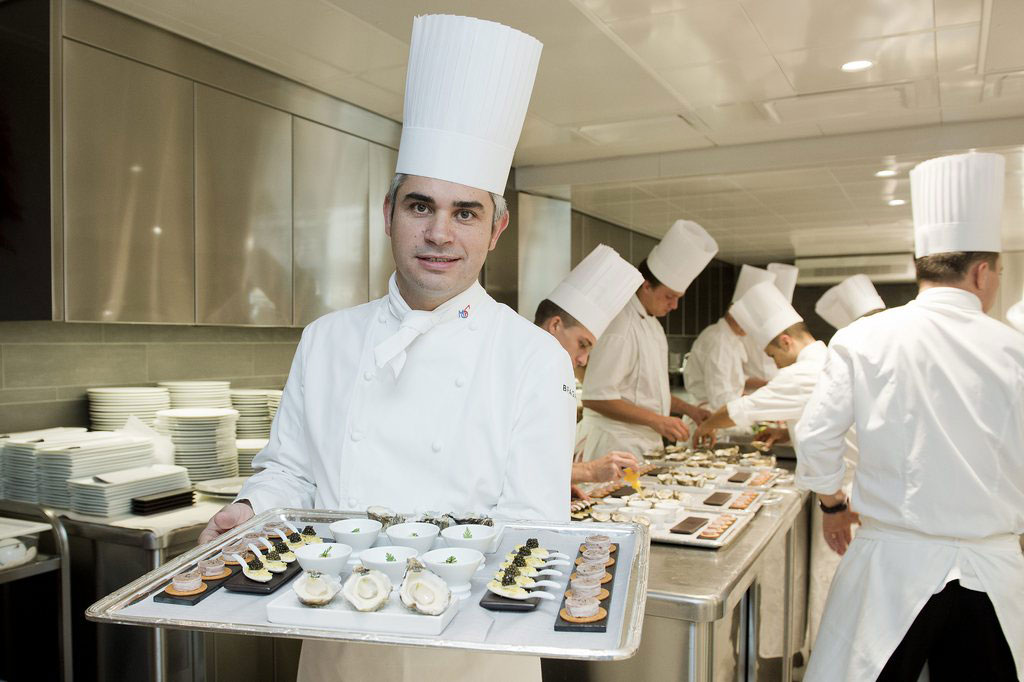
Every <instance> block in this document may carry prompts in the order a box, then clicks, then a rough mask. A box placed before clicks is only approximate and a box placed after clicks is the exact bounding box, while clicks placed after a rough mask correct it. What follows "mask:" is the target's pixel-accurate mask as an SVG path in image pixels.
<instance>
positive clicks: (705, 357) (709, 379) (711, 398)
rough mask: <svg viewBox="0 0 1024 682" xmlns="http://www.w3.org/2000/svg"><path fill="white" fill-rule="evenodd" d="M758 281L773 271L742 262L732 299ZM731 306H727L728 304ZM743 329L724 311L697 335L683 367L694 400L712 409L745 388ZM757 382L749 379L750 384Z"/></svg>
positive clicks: (770, 279) (771, 279) (767, 278)
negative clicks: (723, 313)
mask: <svg viewBox="0 0 1024 682" xmlns="http://www.w3.org/2000/svg"><path fill="white" fill-rule="evenodd" d="M760 282H775V275H774V274H772V273H770V272H768V271H767V270H765V269H763V268H755V267H754V266H752V265H744V266H743V267H741V268H740V274H739V277H737V279H736V289H735V290H734V292H733V296H732V303H733V304H735V303H736V301H738V300H740V298H742V296H743V294H745V293H747V291H748V290H749V289H750V288H751V287H752V286H754V285H755V284H758V283H760ZM730 310H731V308H730ZM745 334H746V332H745V331H744V330H743V328H742V327H741V326H740V325H739V324H738V323H737V322H736V319H735V318H734V317H733V316H732V314H731V312H730V311H726V313H725V315H723V316H722V317H721V318H719V320H718V321H717V322H715V323H714V324H712V325H708V326H707V327H705V328H704V329H703V331H701V333H700V334H698V335H697V339H696V340H695V341H694V342H693V347H692V348H691V349H690V353H689V355H688V356H687V359H686V366H685V367H684V368H683V380H684V381H685V382H686V390H687V391H689V392H690V393H691V394H692V395H693V397H694V398H695V399H696V400H697V402H698V403H699V404H701V405H705V404H706V405H707V407H708V409H709V410H711V411H712V412H714V411H715V410H717V409H718V408H720V407H721V406H722V405H725V404H726V403H727V402H729V401H730V400H734V399H736V398H739V397H740V396H741V395H743V393H744V391H745V390H747V376H746V374H744V373H743V365H744V363H745V362H746V361H747V351H746V349H745V348H744V345H743V336H744V335H745ZM759 385H761V384H760V383H759V382H753V383H752V385H751V388H756V387H757V386H759Z"/></svg>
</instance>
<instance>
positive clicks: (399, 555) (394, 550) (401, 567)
mask: <svg viewBox="0 0 1024 682" xmlns="http://www.w3.org/2000/svg"><path fill="white" fill-rule="evenodd" d="M418 554H419V552H417V551H416V550H415V549H413V548H412V547H402V546H400V545H392V546H389V547H371V548H370V549H364V550H363V551H362V552H360V554H359V561H361V562H362V563H363V566H365V567H366V568H371V569H374V570H377V571H380V572H381V573H383V574H384V575H386V576H387V577H388V578H389V579H390V580H391V584H392V585H394V586H395V587H398V585H400V584H401V582H402V578H404V577H405V563H406V562H407V561H408V560H409V559H411V558H412V557H414V556H417V555H418ZM388 556H391V557H392V559H391V560H389V559H388Z"/></svg>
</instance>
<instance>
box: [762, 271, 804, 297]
mask: <svg viewBox="0 0 1024 682" xmlns="http://www.w3.org/2000/svg"><path fill="white" fill-rule="evenodd" d="M768 272H770V273H772V274H773V275H775V286H777V287H778V288H779V291H781V292H782V295H783V296H785V297H786V300H787V301H789V302H790V303H792V302H793V291H794V290H796V278H797V275H799V274H800V268H798V267H796V266H795V265H786V264H785V263H769V264H768Z"/></svg>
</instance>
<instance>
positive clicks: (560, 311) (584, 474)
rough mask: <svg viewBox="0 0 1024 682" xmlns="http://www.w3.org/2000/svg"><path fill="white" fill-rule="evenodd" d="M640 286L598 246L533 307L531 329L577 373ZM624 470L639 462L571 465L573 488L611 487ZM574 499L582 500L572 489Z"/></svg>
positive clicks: (628, 457)
mask: <svg viewBox="0 0 1024 682" xmlns="http://www.w3.org/2000/svg"><path fill="white" fill-rule="evenodd" d="M643 281H644V278H643V275H641V274H640V271H639V270H637V269H636V268H634V267H633V266H632V265H630V264H629V262H628V261H627V260H626V259H624V258H623V257H622V256H620V255H619V254H618V253H617V252H616V251H615V249H613V248H611V247H610V246H605V245H604V244H599V245H598V246H597V247H596V248H595V249H594V250H593V251H591V252H590V253H589V254H587V257H586V258H584V259H583V260H582V261H580V262H579V264H578V265H577V266H576V267H575V268H573V269H572V271H571V272H570V273H569V274H568V275H566V277H565V279H563V280H562V281H561V282H560V283H559V284H558V286H557V287H555V290H554V291H552V292H551V294H549V295H548V297H547V298H545V299H544V300H543V301H541V302H540V304H538V305H537V312H536V314H535V315H534V319H533V321H534V324H536V325H537V326H538V327H540V328H541V329H543V330H544V331H546V332H548V333H549V334H551V335H552V336H553V337H555V339H556V340H557V341H558V343H560V344H561V346H562V348H564V349H565V352H567V353H568V354H569V357H570V358H572V360H573V363H574V364H575V365H576V366H577V367H585V366H586V364H587V357H588V355H589V353H590V349H591V348H593V347H594V344H595V343H597V340H598V339H599V338H600V337H601V334H602V333H604V331H605V329H607V328H608V325H609V324H610V323H611V321H612V320H613V319H614V318H615V316H616V315H618V314H619V313H620V312H621V311H622V307H623V306H624V305H626V302H627V301H628V300H629V299H630V298H632V297H633V295H634V293H635V292H636V290H637V287H639V286H640V284H641V283H642V282H643ZM581 446H582V443H579V442H578V443H577V445H576V447H577V450H580V449H581ZM580 454H581V453H580ZM626 467H633V468H634V469H636V468H639V462H638V461H637V460H636V458H635V457H634V456H633V455H632V454H631V453H628V452H617V451H614V450H613V451H612V452H608V453H605V454H604V455H602V456H601V457H599V458H597V459H594V460H592V461H589V462H578V461H574V462H573V465H572V482H573V483H574V484H575V483H587V482H596V481H612V480H615V479H618V478H620V477H621V476H622V470H623V469H625V468H626ZM573 494H574V495H576V496H578V497H586V495H585V494H583V492H582V491H580V490H579V489H578V488H576V487H575V486H573Z"/></svg>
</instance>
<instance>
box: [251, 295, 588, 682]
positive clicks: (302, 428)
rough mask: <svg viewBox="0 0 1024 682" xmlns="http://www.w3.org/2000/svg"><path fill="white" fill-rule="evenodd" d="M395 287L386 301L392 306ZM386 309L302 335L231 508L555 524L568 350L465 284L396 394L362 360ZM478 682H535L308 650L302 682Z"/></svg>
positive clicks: (560, 495)
mask: <svg viewBox="0 0 1024 682" xmlns="http://www.w3.org/2000/svg"><path fill="white" fill-rule="evenodd" d="M393 279H394V276H392V283H391V287H390V289H389V291H390V293H389V294H388V296H398V297H399V298H400V294H399V293H398V289H397V287H395V286H394V281H393ZM388 296H385V297H384V298H382V299H379V300H376V301H372V302H370V303H367V304H364V305H361V306H357V307H354V308H349V309H347V310H342V311H339V312H335V313H331V314H329V315H326V316H324V317H321V318H320V319H318V320H316V321H315V322H313V323H312V324H311V325H309V326H308V327H307V328H306V329H305V331H304V332H303V334H302V340H301V341H300V343H299V347H298V350H297V351H296V353H295V358H294V360H293V361H292V368H291V373H290V374H289V377H288V383H287V385H286V386H285V390H284V394H283V396H282V399H281V406H280V409H279V410H278V412H277V416H276V418H275V419H274V422H273V426H272V427H271V434H270V442H269V443H268V445H267V447H266V448H265V449H264V450H263V451H262V452H261V453H260V454H259V455H257V456H256V457H255V458H254V460H253V466H254V468H256V469H259V471H258V472H257V473H256V474H255V475H254V476H252V477H251V478H250V479H249V480H248V482H246V484H245V486H244V487H243V488H242V491H241V492H240V493H239V498H245V499H248V500H249V501H250V502H251V503H252V506H253V509H254V510H255V511H256V512H261V511H263V510H266V509H269V508H273V507H303V508H312V507H315V508H327V509H355V510H361V509H365V508H366V507H367V506H370V505H384V506H387V507H391V508H392V509H395V510H397V511H405V512H422V511H427V510H441V511H446V510H447V511H455V512H461V511H477V512H484V513H487V514H489V515H493V516H498V517H506V518H517V519H539V520H561V521H564V520H567V519H568V514H569V482H570V477H571V466H572V447H573V437H574V426H575V422H576V420H575V415H576V398H575V379H574V377H573V373H572V367H571V363H570V361H569V356H568V355H567V354H566V353H565V350H563V349H562V347H561V346H560V345H559V344H558V342H557V341H555V339H554V338H553V337H552V336H551V335H550V334H548V333H546V332H544V331H543V330H541V329H540V328H538V327H536V326H534V325H533V324H531V323H530V322H529V321H527V320H525V319H524V318H522V317H520V316H519V315H517V314H516V313H515V312H514V311H512V310H511V309H509V308H508V307H506V306H504V305H501V304H499V303H497V302H495V301H494V300H493V299H492V298H491V297H490V296H488V295H487V293H486V292H485V291H484V289H483V288H482V287H481V286H480V285H479V284H477V283H474V284H473V286H471V287H470V288H469V289H467V290H466V291H465V292H463V293H462V294H460V295H459V296H457V297H456V299H457V300H456V301H455V303H456V305H454V306H450V308H451V311H450V313H451V314H449V315H446V316H445V318H444V319H443V321H442V322H440V323H439V324H437V326H435V327H433V328H432V329H430V330H429V331H428V332H426V333H425V334H423V335H421V336H419V337H418V338H416V339H415V340H414V341H413V342H412V343H411V344H410V345H409V346H408V347H407V348H406V350H405V352H406V358H405V364H404V366H403V367H402V370H401V373H400V374H399V376H398V378H397V379H396V377H395V374H394V372H393V371H392V369H391V367H390V366H389V365H385V366H384V367H382V368H380V369H378V368H377V366H376V363H375V358H374V348H375V347H376V346H377V345H378V344H379V343H380V342H381V341H383V340H385V339H387V338H389V337H390V336H392V335H393V334H394V333H395V332H396V331H397V330H398V328H399V322H400V319H399V317H398V316H397V315H396V313H395V312H394V311H393V309H392V306H391V305H389V302H388ZM463 304H465V305H463ZM460 313H462V314H460ZM482 670H488V671H495V670H497V671H501V674H500V675H497V676H495V675H493V674H492V675H491V676H490V679H492V680H498V679H502V680H504V679H509V680H513V679H514V680H517V681H518V682H521V681H522V680H529V679H539V678H540V663H539V659H536V658H531V657H522V656H519V657H516V656H502V655H486V654H474V653H469V652H463V651H454V650H437V651H424V650H421V649H411V648H406V647H387V648H386V649H385V648H382V647H373V646H369V645H362V644H356V643H344V644H338V643H333V642H319V641H309V642H305V643H304V644H303V654H302V659H301V661H300V667H299V677H300V679H302V680H321V679H323V680H327V679H331V680H334V679H350V678H351V679H378V680H384V679H388V680H405V679H410V680H411V679H421V675H422V674H424V673H434V674H441V672H443V673H444V674H445V675H446V677H449V678H452V679H460V680H462V679H466V680H469V679H479V673H480V672H481V671H482ZM453 675H454V677H452V676H453Z"/></svg>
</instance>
